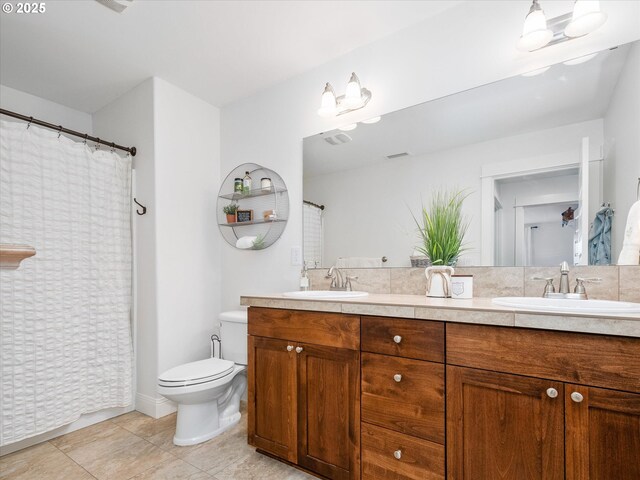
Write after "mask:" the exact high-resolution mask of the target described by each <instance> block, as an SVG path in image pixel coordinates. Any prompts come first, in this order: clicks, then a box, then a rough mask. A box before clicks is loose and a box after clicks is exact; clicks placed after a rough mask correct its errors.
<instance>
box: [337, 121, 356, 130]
mask: <svg viewBox="0 0 640 480" xmlns="http://www.w3.org/2000/svg"><path fill="white" fill-rule="evenodd" d="M356 128H358V124H357V123H350V124H349V125H343V126H341V127H338V130H342V131H343V132H350V131H351V130H355V129H356Z"/></svg>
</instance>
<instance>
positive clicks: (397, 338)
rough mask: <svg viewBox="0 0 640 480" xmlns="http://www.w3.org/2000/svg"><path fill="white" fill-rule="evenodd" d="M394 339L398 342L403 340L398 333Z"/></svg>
mask: <svg viewBox="0 0 640 480" xmlns="http://www.w3.org/2000/svg"><path fill="white" fill-rule="evenodd" d="M393 341H394V342H396V343H400V342H401V341H402V337H401V336H400V335H396V336H394V337H393Z"/></svg>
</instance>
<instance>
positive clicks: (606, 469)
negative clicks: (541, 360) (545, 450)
mask: <svg viewBox="0 0 640 480" xmlns="http://www.w3.org/2000/svg"><path fill="white" fill-rule="evenodd" d="M565 409H566V445H567V480H612V479H615V480H638V479H640V395H638V394H634V393H626V392H618V391H615V390H605V389H602V388H590V387H584V386H581V385H566V387H565Z"/></svg>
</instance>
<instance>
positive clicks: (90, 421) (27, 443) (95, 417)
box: [0, 405, 134, 456]
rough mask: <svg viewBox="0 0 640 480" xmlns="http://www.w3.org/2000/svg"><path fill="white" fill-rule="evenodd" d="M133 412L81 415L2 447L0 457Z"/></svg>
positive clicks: (126, 409)
mask: <svg viewBox="0 0 640 480" xmlns="http://www.w3.org/2000/svg"><path fill="white" fill-rule="evenodd" d="M133 410H134V408H133V405H128V406H126V407H115V408H106V409H104V410H100V411H98V412H93V413H87V414H85V415H82V416H81V417H80V418H79V419H78V420H76V421H75V422H71V423H69V424H68V425H64V426H62V427H58V428H56V429H55V430H51V431H50V432H45V433H41V434H40V435H35V436H33V437H29V438H25V439H24V440H20V441H18V442H14V443H11V444H9V445H4V446H2V447H0V456H3V455H7V454H9V453H13V452H17V451H18V450H22V449H23V448H27V447H31V446H33V445H36V444H38V443H42V442H46V441H47V440H51V439H52V438H56V437H59V436H60V435H65V434H67V433H71V432H74V431H76V430H80V429H81V428H85V427H88V426H90V425H94V424H96V423H100V422H104V421H105V420H109V419H110V418H114V417H117V416H119V415H123V414H125V413H129V412H131V411H133Z"/></svg>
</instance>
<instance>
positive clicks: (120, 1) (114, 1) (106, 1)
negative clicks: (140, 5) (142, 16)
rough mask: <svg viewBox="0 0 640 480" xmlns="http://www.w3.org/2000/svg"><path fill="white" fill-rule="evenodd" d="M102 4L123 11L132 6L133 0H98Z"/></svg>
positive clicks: (119, 11) (115, 10)
mask: <svg viewBox="0 0 640 480" xmlns="http://www.w3.org/2000/svg"><path fill="white" fill-rule="evenodd" d="M96 2H98V3H99V4H101V5H104V6H105V7H107V8H110V9H111V10H113V11H114V12H118V13H122V12H124V11H125V10H126V9H127V7H129V6H131V3H132V2H133V0H96Z"/></svg>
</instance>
